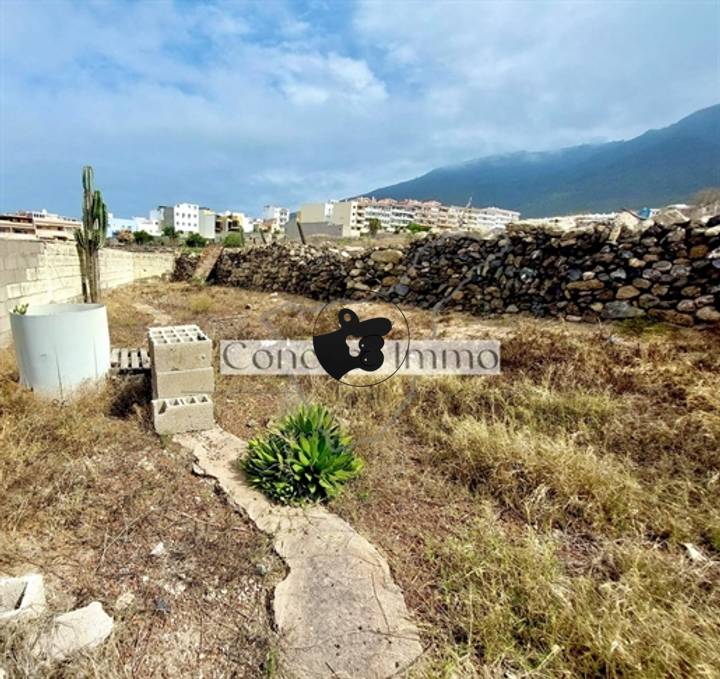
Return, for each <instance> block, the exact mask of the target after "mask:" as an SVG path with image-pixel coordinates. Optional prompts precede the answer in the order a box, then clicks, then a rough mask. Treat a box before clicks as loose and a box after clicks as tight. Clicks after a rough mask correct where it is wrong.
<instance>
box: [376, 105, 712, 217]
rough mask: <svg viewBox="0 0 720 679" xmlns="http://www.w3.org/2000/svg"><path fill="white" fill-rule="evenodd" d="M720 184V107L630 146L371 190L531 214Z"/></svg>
mask: <svg viewBox="0 0 720 679" xmlns="http://www.w3.org/2000/svg"><path fill="white" fill-rule="evenodd" d="M711 186H714V187H718V186H720V104H718V105H716V106H711V107H709V108H705V109H702V110H700V111H697V112H695V113H693V114H691V115H689V116H687V117H686V118H683V119H682V120H680V121H678V122H677V123H674V124H673V125H670V126H668V127H664V128H662V129H660V130H649V131H648V132H645V133H644V134H642V135H640V136H639V137H635V138H634V139H630V140H628V141H615V142H609V143H606V144H592V145H583V146H573V147H570V148H564V149H560V150H558V151H544V152H538V153H532V152H527V151H521V152H519V153H510V154H505V155H497V156H488V157H486V158H479V159H477V160H470V161H468V162H465V163H461V164H459V165H448V166H445V167H441V168H438V169H436V170H432V171H431V172H428V173H427V174H424V175H422V176H421V177H416V178H415V179H411V180H409V181H406V182H401V183H400V184H394V185H393V186H386V187H384V188H381V189H376V190H375V191H370V192H368V193H366V194H365V195H366V196H374V197H375V198H397V199H402V198H415V199H418V200H439V201H440V202H442V203H447V204H452V205H465V204H466V203H467V201H468V198H470V197H471V196H472V203H473V205H475V206H478V207H481V206H486V205H496V206H498V207H503V208H509V209H514V210H519V211H520V212H521V213H522V214H523V216H525V217H542V216H549V215H562V214H572V213H577V212H608V211H615V210H618V209H620V208H624V207H625V208H641V207H644V206H650V207H656V206H660V205H668V204H670V203H678V202H684V201H687V200H688V199H689V198H690V197H691V196H692V195H693V194H694V193H695V192H696V191H699V190H700V189H703V188H707V187H711Z"/></svg>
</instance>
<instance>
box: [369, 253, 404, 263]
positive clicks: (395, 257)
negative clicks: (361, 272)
mask: <svg viewBox="0 0 720 679" xmlns="http://www.w3.org/2000/svg"><path fill="white" fill-rule="evenodd" d="M402 258H403V253H402V252H400V250H375V251H374V252H373V253H372V254H371V255H370V259H372V260H373V261H374V262H380V263H383V264H397V263H398V262H400V261H402Z"/></svg>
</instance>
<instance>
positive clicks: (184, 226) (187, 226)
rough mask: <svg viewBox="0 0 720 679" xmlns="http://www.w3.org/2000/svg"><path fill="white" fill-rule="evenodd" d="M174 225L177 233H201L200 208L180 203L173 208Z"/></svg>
mask: <svg viewBox="0 0 720 679" xmlns="http://www.w3.org/2000/svg"><path fill="white" fill-rule="evenodd" d="M173 220H174V221H173V224H174V226H175V230H176V231H183V232H184V233H199V232H200V206H199V205H196V204H194V203H178V204H177V205H174V206H173Z"/></svg>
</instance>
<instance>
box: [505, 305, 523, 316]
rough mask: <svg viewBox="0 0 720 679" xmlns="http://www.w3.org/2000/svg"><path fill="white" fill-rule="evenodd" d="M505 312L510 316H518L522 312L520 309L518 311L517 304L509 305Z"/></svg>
mask: <svg viewBox="0 0 720 679" xmlns="http://www.w3.org/2000/svg"><path fill="white" fill-rule="evenodd" d="M505 311H506V312H507V313H509V314H516V313H518V312H519V311H520V309H518V307H517V306H516V305H515V304H508V305H507V307H506V308H505Z"/></svg>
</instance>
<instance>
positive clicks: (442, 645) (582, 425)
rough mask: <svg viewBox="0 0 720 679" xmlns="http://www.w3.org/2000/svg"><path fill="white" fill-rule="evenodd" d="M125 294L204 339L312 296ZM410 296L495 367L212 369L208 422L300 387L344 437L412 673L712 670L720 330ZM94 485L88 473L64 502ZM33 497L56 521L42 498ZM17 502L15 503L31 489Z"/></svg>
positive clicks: (255, 426)
mask: <svg viewBox="0 0 720 679" xmlns="http://www.w3.org/2000/svg"><path fill="white" fill-rule="evenodd" d="M115 294H116V293H113V296H111V300H110V308H111V317H114V314H115V311H114V304H115V299H114V298H115ZM122 295H134V296H135V299H139V300H141V301H142V302H143V303H147V304H150V305H153V306H155V307H157V308H158V311H160V312H162V313H164V314H166V315H167V316H169V317H170V318H172V320H173V321H175V322H186V321H189V320H192V321H194V322H198V323H199V324H200V325H201V326H202V327H203V328H204V329H205V330H206V331H208V332H209V333H210V335H211V336H212V337H213V338H214V339H216V340H220V339H223V338H226V339H233V338H243V337H245V338H263V337H294V338H300V337H308V336H309V334H310V331H309V328H310V326H311V323H312V320H313V319H314V316H315V314H316V313H317V311H318V310H319V309H318V305H317V303H316V302H313V301H310V300H302V299H300V298H297V297H291V296H286V295H268V294H264V293H258V292H249V291H243V290H237V289H231V288H215V287H212V286H206V287H197V286H193V285H187V284H173V285H169V286H168V285H162V286H160V285H154V286H153V285H148V286H142V287H136V288H133V289H132V291H131V292H123V293H122ZM193 300H196V301H194V302H193ZM208 300H209V301H208ZM191 306H194V308H195V311H193V308H191ZM369 308H370V309H371V307H369ZM404 311H406V314H407V316H408V319H409V322H410V326H411V330H412V333H413V336H415V337H418V336H429V335H430V334H431V333H433V332H435V333H436V334H437V336H440V337H464V338H467V337H478V338H485V337H497V338H499V339H501V340H502V355H503V359H502V360H503V373H502V375H500V376H498V377H494V378H471V377H466V378H457V377H454V378H433V379H428V378H425V379H417V380H412V379H409V378H399V377H398V378H393V379H392V380H389V381H388V382H384V383H382V384H380V385H378V386H376V387H374V388H372V389H356V388H355V389H354V388H350V387H346V386H343V385H341V384H339V383H337V382H335V381H333V380H331V379H329V378H327V379H326V378H320V377H313V378H303V379H298V380H296V379H291V378H272V377H258V378H242V377H231V376H218V381H217V391H216V395H215V397H216V398H215V400H216V403H217V407H218V416H219V420H220V422H221V424H222V425H223V426H224V427H225V428H227V429H228V430H230V431H233V432H234V433H236V434H238V435H240V436H242V437H245V438H248V437H250V436H252V435H254V434H256V433H259V432H261V431H262V430H263V428H264V427H265V426H266V424H267V423H268V421H269V420H271V419H275V418H277V417H279V416H281V415H282V414H283V413H284V412H286V411H287V410H288V409H289V408H291V407H292V406H293V405H294V404H295V403H296V402H297V401H299V400H302V399H304V400H308V401H318V402H321V403H324V404H326V405H328V406H329V407H331V408H332V409H333V410H334V412H336V413H337V415H338V416H339V417H340V419H341V420H342V421H343V423H344V424H345V425H346V426H347V427H348V428H349V429H350V430H351V431H352V433H353V434H354V436H355V438H356V440H357V442H358V448H359V453H360V454H361V456H362V457H363V458H364V459H365V461H366V470H365V473H364V475H363V476H362V477H361V478H360V479H359V480H358V481H356V482H354V483H353V484H351V485H350V486H348V489H347V490H346V492H345V494H344V495H343V496H342V497H341V498H339V499H338V500H336V501H334V502H333V503H332V509H333V510H334V511H336V512H338V513H340V514H341V515H343V516H344V517H346V518H347V519H348V520H349V521H351V522H352V524H353V525H354V526H355V527H356V528H357V529H358V530H360V531H361V532H362V533H363V534H364V535H366V536H367V537H368V538H369V539H370V540H371V541H372V542H373V543H374V544H376V545H378V546H379V547H380V548H381V549H382V550H383V551H384V552H385V553H386V554H387V556H388V560H389V562H390V565H391V568H392V570H393V574H394V576H395V578H396V580H397V581H398V582H399V584H400V585H401V587H402V588H403V591H404V592H405V597H406V601H407V602H408V605H409V607H410V608H411V610H412V611H413V613H414V615H415V617H416V619H417V620H418V621H419V622H420V624H421V628H422V634H423V642H424V646H425V648H426V653H425V656H424V657H423V659H422V660H421V662H420V663H419V664H418V665H417V666H416V667H415V668H413V670H412V672H411V675H412V676H413V677H427V678H433V679H434V678H435V677H448V678H449V677H454V678H460V677H511V676H513V677H514V676H517V677H519V676H530V675H532V676H534V677H548V678H550V677H568V678H570V677H596V676H607V677H666V676H672V677H676V676H677V677H682V676H697V677H717V676H719V675H718V671H717V668H718V667H720V650H719V649H720V588H719V586H718V585H719V584H720V565H719V564H720V503H718V501H717V498H718V497H720V351H719V349H720V334H719V333H718V332H717V330H715V331H712V330H693V329H676V328H670V327H668V326H663V325H646V324H638V323H634V324H623V325H614V326H613V325H607V326H596V327H593V326H574V325H565V324H562V323H558V322H552V321H531V320H522V319H518V318H512V319H506V320H502V319H501V320H482V319H473V318H471V317H468V316H465V315H462V314H445V315H442V316H439V317H434V316H432V315H431V314H430V313H428V312H425V311H422V310H417V309H409V310H404ZM124 318H125V322H126V323H127V325H122V324H120V325H119V326H118V327H119V328H120V331H121V332H122V333H123V334H124V336H125V337H127V338H128V339H130V338H132V337H139V338H140V340H139V341H141V340H142V337H143V335H144V328H143V327H142V325H143V323H144V322H145V319H144V318H143V319H136V320H135V321H134V322H131V321H130V320H128V319H127V317H124ZM120 331H118V330H117V329H116V330H115V331H114V332H120ZM94 407H95V408H98V405H97V403H95V406H94ZM25 416H29V415H27V414H26V415H25ZM67 417H69V416H67ZM69 422H70V421H69ZM110 422H112V420H110ZM122 422H123V425H122V426H123V427H125V426H127V420H123V421H122ZM102 423H103V424H102V426H103V427H106V426H108V418H107V417H106V416H104V415H103V417H102ZM98 426H100V425H98ZM133 429H134V430H135V429H136V430H137V431H139V432H140V433H142V436H149V435H148V434H147V430H146V426H145V425H143V424H142V423H137V424H133ZM50 430H52V431H50ZM43 431H44V433H43V437H47V438H48V439H49V440H52V438H51V437H53V436H61V435H62V436H67V435H70V434H71V435H72V436H77V437H80V438H79V439H78V441H79V442H78V444H77V446H76V447H82V446H83V445H86V444H87V442H88V440H89V438H90V434H89V433H87V432H86V433H84V434H83V427H82V425H80V426H79V430H78V431H76V427H75V426H71V424H68V426H67V428H64V426H63V424H62V423H60V422H57V421H54V424H53V425H51V426H50V427H47V428H46V429H43ZM103 431H104V430H103ZM119 431H121V432H125V429H122V427H121V428H120V430H119ZM63 432H66V433H63ZM103 436H104V437H105V438H104V440H105V441H107V440H110V439H109V438H107V436H106V435H105V434H104V435H103ZM83 437H86V438H83ZM110 438H111V437H110ZM30 439H31V440H32V437H30ZM0 440H1V439H0ZM63 440H64V439H63ZM125 441H127V439H125ZM63 445H64V444H63ZM132 446H133V447H136V444H135V443H133V444H132ZM126 447H127V443H126ZM44 449H45V448H42V447H39V448H37V449H36V450H37V452H36V454H41V451H42V450H44ZM165 454H166V455H170V452H166V453H165ZM72 459H73V456H70V460H72ZM93 459H94V458H93ZM27 464H30V463H29V462H28V463H27ZM63 464H65V462H63ZM76 464H79V463H76ZM33 471H34V473H40V472H35V470H34V468H33ZM6 473H7V472H6ZM43 473H44V472H43ZM83 474H87V475H89V474H90V472H85V471H83ZM107 474H108V468H104V467H101V468H99V470H98V471H97V477H92V476H91V477H90V478H97V479H98V481H97V482H98V483H99V482H100V480H101V479H106V478H107ZM21 476H23V477H26V476H29V475H26V474H21ZM43 478H44V477H41V481H42V483H45V482H46V481H43ZM63 478H65V477H63V472H62V471H61V472H59V473H57V474H55V473H53V474H52V475H51V476H50V477H49V479H50V480H51V482H53V483H56V484H57V483H64V481H62V479H63ZM53 479H54V481H53ZM40 485H42V484H40ZM38 487H40V486H38ZM61 487H62V486H61ZM96 492H98V491H97V488H96V486H93V487H92V490H91V491H89V490H88V489H87V488H85V489H83V488H79V489H77V490H76V491H75V493H77V495H76V496H74V495H73V494H72V493H71V494H70V495H69V500H68V503H69V505H72V504H73V503H77V502H79V501H80V500H81V499H82V498H83V497H92V496H93V493H96ZM117 492H120V490H118V491H117ZM136 492H140V491H138V490H136ZM173 493H174V495H173V497H177V490H176V489H173ZM73 497H75V499H73ZM26 502H27V503H28V504H29V506H30V507H32V513H33V514H34V513H38V515H39V516H42V517H43V521H48V522H50V523H49V525H53V526H54V525H55V523H54V522H56V521H57V519H56V517H53V516H51V514H52V512H48V513H47V515H46V516H44V515H43V503H42V501H40V500H39V499H28V500H26ZM11 510H12V514H11V515H12V516H14V517H21V516H22V515H23V511H24V510H23V507H22V502H20V503H18V504H14V505H12V506H11ZM65 511H67V508H66V509H64V510H63V512H65ZM188 513H192V512H191V511H190V510H188ZM105 518H107V516H106V517H105ZM14 520H16V519H14ZM235 520H237V521H240V519H238V518H237V517H236V519H235ZM82 523H83V522H82V521H79V522H78V526H77V527H76V530H78V531H82V530H83V527H82V525H81V524H82ZM81 534H82V533H81ZM63 535H64V536H65V537H64V538H63V539H66V537H67V533H64V534H63ZM149 542H150V541H149V540H148V544H149ZM684 543H692V544H693V545H694V546H695V547H696V548H697V549H698V550H699V551H700V552H701V553H702V554H703V555H704V557H705V560H704V561H700V562H698V561H694V560H692V559H691V558H690V556H689V551H688V550H687V549H686V547H684V546H683V545H684Z"/></svg>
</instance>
